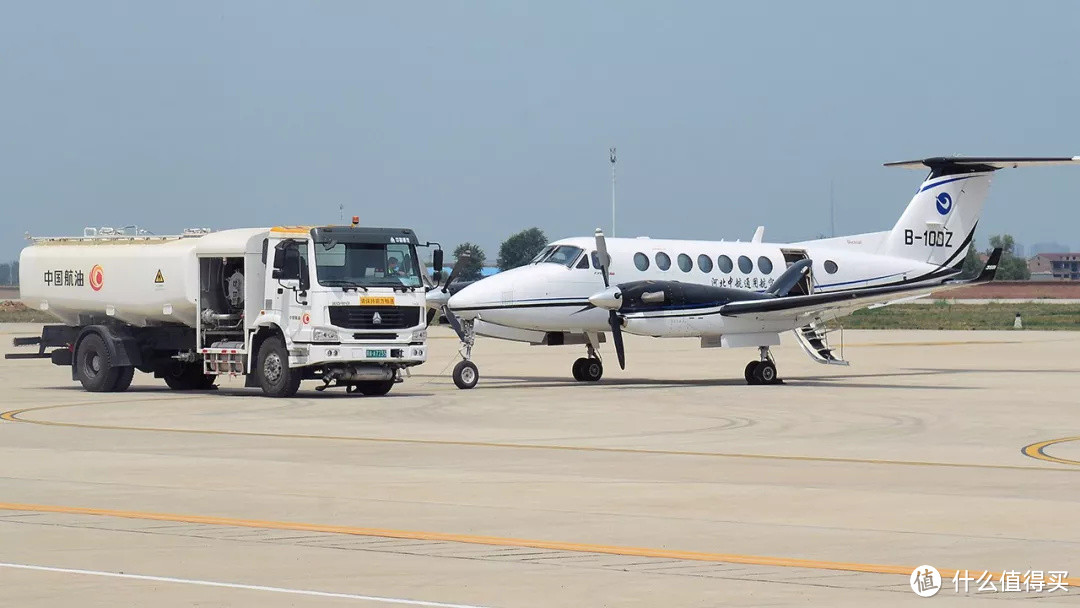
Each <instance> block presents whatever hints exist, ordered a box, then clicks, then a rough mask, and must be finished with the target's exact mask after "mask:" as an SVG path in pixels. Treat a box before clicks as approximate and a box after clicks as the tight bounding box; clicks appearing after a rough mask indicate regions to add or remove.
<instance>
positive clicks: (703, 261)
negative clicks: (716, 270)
mask: <svg viewBox="0 0 1080 608" xmlns="http://www.w3.org/2000/svg"><path fill="white" fill-rule="evenodd" d="M697 267H698V268H700V269H701V272H712V258H710V257H709V256H707V255H705V254H704V253H703V254H701V255H699V256H697Z"/></svg>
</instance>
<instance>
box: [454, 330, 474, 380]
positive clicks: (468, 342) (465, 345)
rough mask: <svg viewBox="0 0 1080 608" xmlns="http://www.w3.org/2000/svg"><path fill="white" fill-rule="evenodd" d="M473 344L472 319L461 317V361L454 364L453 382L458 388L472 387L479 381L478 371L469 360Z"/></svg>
mask: <svg viewBox="0 0 1080 608" xmlns="http://www.w3.org/2000/svg"><path fill="white" fill-rule="evenodd" d="M474 344H476V333H475V332H474V331H473V320H472V319H469V320H464V319H463V320H462V321H461V351H462V352H461V358H462V361H459V362H458V364H457V365H455V366H454V384H456V385H457V387H458V388H460V389H469V388H472V387H474V386H476V383H477V382H479V381H480V372H479V370H477V369H476V364H475V363H473V362H472V360H471V359H472V348H473V345H474Z"/></svg>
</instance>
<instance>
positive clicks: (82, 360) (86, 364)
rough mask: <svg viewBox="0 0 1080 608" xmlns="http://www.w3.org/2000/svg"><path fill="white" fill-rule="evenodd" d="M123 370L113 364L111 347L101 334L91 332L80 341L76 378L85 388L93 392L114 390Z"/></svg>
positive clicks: (76, 361) (76, 356)
mask: <svg viewBox="0 0 1080 608" xmlns="http://www.w3.org/2000/svg"><path fill="white" fill-rule="evenodd" d="M121 371H122V368H119V367H114V366H113V364H112V356H111V355H110V354H109V348H108V347H107V346H106V345H105V340H103V339H102V338H101V336H99V335H97V334H94V333H91V334H90V335H88V336H86V337H85V338H83V339H82V341H81V342H79V348H78V351H77V352H76V353H75V379H76V380H78V381H79V382H81V383H82V385H83V388H84V389H86V390H87V391H89V392H91V393H107V392H110V391H113V390H115V389H116V387H117V380H119V379H120V372H121ZM128 382H129V383H130V380H129V381H128ZM124 388H127V387H126V386H125V387H124Z"/></svg>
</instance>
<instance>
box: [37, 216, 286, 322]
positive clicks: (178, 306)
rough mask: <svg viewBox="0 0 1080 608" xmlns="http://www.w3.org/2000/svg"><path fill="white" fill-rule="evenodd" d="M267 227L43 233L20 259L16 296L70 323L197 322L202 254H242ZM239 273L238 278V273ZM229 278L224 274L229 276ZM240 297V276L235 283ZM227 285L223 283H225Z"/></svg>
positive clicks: (264, 233) (241, 287)
mask: <svg viewBox="0 0 1080 608" xmlns="http://www.w3.org/2000/svg"><path fill="white" fill-rule="evenodd" d="M268 231H269V229H268V228H250V229H248V228H245V229H238V230H225V231H221V232H215V233H209V234H207V233H203V232H194V231H193V232H188V233H185V234H184V235H181V236H167V237H157V236H129V235H117V236H115V237H113V238H110V237H109V236H98V235H93V236H91V235H88V236H85V237H82V238H79V237H67V238H42V239H36V240H35V242H34V244H33V245H32V246H30V247H27V248H25V249H24V250H23V252H22V255H21V256H20V259H19V274H20V277H21V278H20V281H21V283H22V285H23V286H24V287H23V288H22V290H21V294H20V295H21V299H22V301H23V303H24V304H26V305H27V306H29V307H31V308H36V309H38V310H42V311H46V312H49V313H50V314H52V315H53V316H55V317H57V318H58V319H60V320H62V321H63V322H64V323H66V324H67V325H73V326H74V325H80V324H81V323H80V318H93V317H101V316H102V315H104V316H107V317H111V318H114V319H116V320H118V321H122V322H124V323H127V324H129V325H133V326H136V327H145V326H148V325H155V324H162V323H180V324H183V325H187V326H189V327H195V325H196V319H197V317H198V314H199V310H198V299H199V264H198V261H197V257H196V256H197V255H198V254H199V253H204V254H205V253H207V252H211V251H212V253H214V254H216V255H222V256H225V257H228V256H243V255H244V253H245V249H247V248H249V246H252V245H251V243H252V241H253V240H254V241H256V244H255V245H253V246H255V247H258V244H257V243H258V241H260V240H261V239H262V238H263V237H265V236H266V235H267V234H268ZM241 278H242V277H241ZM227 279H228V277H226V280H227ZM236 287H238V288H239V289H240V290H241V291H240V292H239V294H235V293H234V297H239V299H240V301H242V299H243V292H242V289H243V283H242V282H240V283H237V284H236V285H235V286H234V288H236ZM228 288H229V285H228V284H226V289H228Z"/></svg>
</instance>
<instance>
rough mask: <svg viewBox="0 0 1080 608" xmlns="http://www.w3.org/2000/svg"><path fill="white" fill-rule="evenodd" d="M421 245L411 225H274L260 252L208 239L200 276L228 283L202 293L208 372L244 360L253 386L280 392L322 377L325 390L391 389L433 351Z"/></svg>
mask: <svg viewBox="0 0 1080 608" xmlns="http://www.w3.org/2000/svg"><path fill="white" fill-rule="evenodd" d="M418 245H419V242H418V240H417V238H416V235H415V234H414V233H413V231H412V230H408V229H395V228H369V227H360V226H316V227H308V226H304V227H300V226H279V227H275V228H271V229H270V230H269V231H268V232H267V233H266V235H265V237H264V238H263V239H262V243H261V245H260V246H259V247H258V249H257V251H258V256H257V258H256V256H255V255H253V253H252V254H249V253H245V256H244V259H243V260H240V259H230V258H221V257H219V256H218V255H216V254H214V252H213V251H212V250H210V249H209V248H200V249H203V251H200V253H199V257H200V264H199V266H200V273H201V275H202V276H201V277H200V282H201V283H202V284H203V285H205V286H216V285H218V284H222V285H224V288H223V290H222V291H220V292H219V294H217V295H218V297H215V295H216V294H215V293H214V291H215V290H214V289H208V290H204V296H205V297H204V298H202V300H203V303H202V311H201V313H200V315H199V327H198V328H197V329H198V334H199V336H200V340H199V343H200V354H201V355H202V357H203V366H204V367H203V372H204V373H205V374H222V373H237V372H239V371H240V369H239V368H241V367H242V368H243V373H246V374H247V375H248V384H249V385H259V386H261V387H262V388H263V390H264V391H265V392H266V393H267V394H271V395H277V396H288V395H291V394H294V393H295V392H296V390H297V388H298V387H299V383H300V382H301V381H302V380H307V379H316V380H320V381H322V383H323V384H322V386H321V387H319V388H320V389H325V388H328V387H331V386H344V387H346V389H347V390H350V391H354V390H355V391H360V392H363V393H364V394H384V393H386V392H388V391H389V390H390V388H391V387H392V386H393V385H394V383H395V382H398V381H400V380H401V379H402V378H401V374H402V371H403V370H405V369H406V368H408V367H411V366H413V365H419V364H421V363H423V362H424V360H425V359H426V356H427V345H426V342H427V324H426V318H425V317H426V315H425V314H424V311H425V288H424V283H423V279H422V275H421V270H420V261H419V257H418V255H417V251H416V248H417V246H418ZM251 249H255V248H254V247H252V248H251ZM249 257H250V258H256V259H249ZM241 263H242V264H243V269H244V271H243V273H242V274H243V277H242V278H241V277H238V276H237V275H236V273H237V272H238V271H239V270H240V264H241ZM241 282H243V286H242V287H241V285H240V284H241ZM230 285H232V287H231V290H232V291H230ZM241 289H243V291H244V292H245V294H246V295H245V297H244V298H243V305H242V308H243V309H244V311H243V314H242V316H241V317H239V318H238V317H236V315H237V313H238V312H239V309H240V308H241V304H240V301H239V300H240V299H239V298H238V297H237V295H236V294H237V293H239V291H240V290H241ZM241 319H242V321H243V322H242V323H241V322H239V321H240V320H241Z"/></svg>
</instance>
